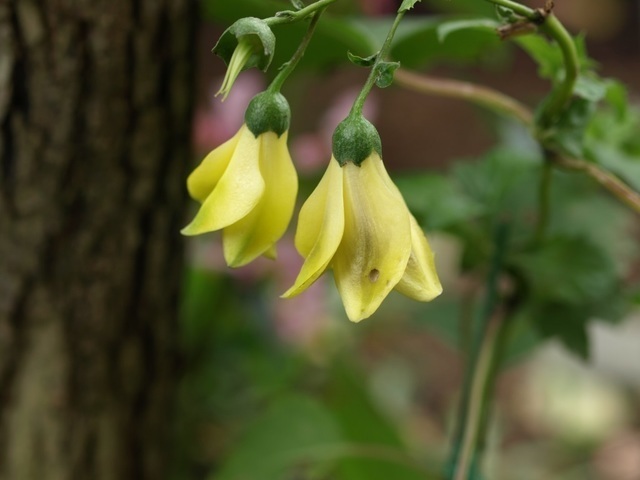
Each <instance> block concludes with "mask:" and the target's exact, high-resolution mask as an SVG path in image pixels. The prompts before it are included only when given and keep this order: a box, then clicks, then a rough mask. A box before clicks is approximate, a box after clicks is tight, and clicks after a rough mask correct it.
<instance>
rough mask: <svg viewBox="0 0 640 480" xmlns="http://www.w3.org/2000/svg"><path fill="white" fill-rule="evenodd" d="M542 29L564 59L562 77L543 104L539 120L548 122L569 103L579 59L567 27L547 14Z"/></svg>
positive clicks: (576, 75) (576, 77) (577, 71)
mask: <svg viewBox="0 0 640 480" xmlns="http://www.w3.org/2000/svg"><path fill="white" fill-rule="evenodd" d="M541 29H542V31H544V32H545V33H547V35H549V36H550V37H552V38H553V39H554V40H555V41H556V42H557V43H558V46H559V47H560V50H561V51H562V58H563V60H564V67H565V72H564V78H563V80H562V83H560V84H559V85H558V86H557V87H556V89H555V90H554V91H553V92H552V93H551V96H550V97H549V101H548V102H547V103H546V105H545V106H544V110H543V112H542V115H541V117H540V119H541V121H542V122H543V123H544V122H549V121H551V120H552V119H553V118H554V117H555V116H556V115H558V114H559V113H560V112H562V109H563V108H564V107H565V106H566V105H567V103H569V100H571V96H572V95H573V89H574V87H575V84H576V81H577V79H578V73H579V60H578V52H577V50H576V45H575V43H574V42H573V39H572V38H571V35H570V34H569V32H567V29H566V28H564V25H562V23H560V20H558V18H557V17H556V16H554V15H549V16H548V17H547V18H546V20H545V22H544V24H543V25H542V27H541Z"/></svg>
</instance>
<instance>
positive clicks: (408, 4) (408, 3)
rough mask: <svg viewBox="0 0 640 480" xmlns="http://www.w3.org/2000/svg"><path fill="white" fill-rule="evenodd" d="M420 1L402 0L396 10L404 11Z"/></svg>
mask: <svg viewBox="0 0 640 480" xmlns="http://www.w3.org/2000/svg"><path fill="white" fill-rule="evenodd" d="M420 1H421V0H403V1H402V5H400V8H399V9H398V12H406V11H407V10H411V9H412V8H413V7H414V5H415V4H416V3H418V2H420Z"/></svg>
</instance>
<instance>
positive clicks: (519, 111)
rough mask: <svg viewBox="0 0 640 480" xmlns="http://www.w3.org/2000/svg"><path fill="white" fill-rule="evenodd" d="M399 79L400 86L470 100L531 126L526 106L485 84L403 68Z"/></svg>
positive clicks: (530, 114)
mask: <svg viewBox="0 0 640 480" xmlns="http://www.w3.org/2000/svg"><path fill="white" fill-rule="evenodd" d="M396 81H397V82H398V84H399V85H402V86H404V87H406V88H410V89H412V90H415V91H417V92H420V93H426V94H433V95H438V96H441V97H449V98H460V99H463V100H468V101H470V102H472V103H475V104H477V105H481V106H483V107H486V108H488V109H490V110H493V111H495V112H498V113H502V114H505V115H509V116H512V117H514V118H515V119H517V120H519V121H520V122H521V123H523V124H524V125H526V126H528V127H530V126H531V125H532V124H533V114H532V113H531V111H530V110H529V109H528V108H527V107H526V106H525V105H523V104H521V103H520V102H518V101H517V100H516V99H514V98H512V97H510V96H508V95H505V94H504V93H501V92H499V91H497V90H494V89H492V88H489V87H485V86H483V85H477V84H474V83H469V82H461V81H459V80H452V79H446V78H436V77H431V76H427V75H418V74H415V73H412V72H409V71H408V70H403V69H398V71H397V72H396Z"/></svg>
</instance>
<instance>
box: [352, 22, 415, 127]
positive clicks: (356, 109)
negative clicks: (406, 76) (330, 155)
mask: <svg viewBox="0 0 640 480" xmlns="http://www.w3.org/2000/svg"><path fill="white" fill-rule="evenodd" d="M404 14H405V11H402V12H398V14H397V15H396V18H395V20H394V21H393V25H391V29H389V33H387V38H386V39H385V41H384V43H383V44H382V48H381V49H380V51H379V52H378V56H377V57H376V61H375V63H374V64H373V66H372V67H371V71H370V72H369V77H368V78H367V81H366V82H365V84H364V86H363V87H362V90H361V91H360V93H359V94H358V98H356V100H355V102H353V107H351V112H350V113H349V115H350V116H353V115H361V114H362V109H363V107H364V102H365V101H366V100H367V95H369V92H371V89H372V88H373V85H374V84H375V83H376V79H377V77H378V74H379V70H378V67H379V65H380V63H382V62H384V61H385V59H386V58H387V55H388V54H389V49H390V48H391V42H392V41H393V36H394V35H395V34H396V30H397V29H398V25H400V21H401V20H402V17H404Z"/></svg>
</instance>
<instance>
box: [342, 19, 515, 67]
mask: <svg viewBox="0 0 640 480" xmlns="http://www.w3.org/2000/svg"><path fill="white" fill-rule="evenodd" d="M461 20H462V21H469V20H470V19H469V17H468V16H466V17H461V16H459V15H455V16H441V17H437V16H429V17H409V18H405V19H404V20H403V21H402V23H401V24H400V26H399V27H398V30H397V32H396V35H395V38H394V41H393V45H392V47H391V56H392V57H393V58H395V59H398V60H399V61H401V62H402V65H403V66H404V67H407V68H418V67H422V66H424V65H425V64H428V63H435V62H442V63H448V64H460V63H464V64H469V63H472V64H477V63H479V62H482V61H485V62H487V63H489V62H491V63H492V64H495V63H496V61H497V60H500V59H502V58H504V56H505V49H504V46H503V44H502V43H501V42H500V39H499V38H498V36H497V35H496V34H495V32H494V31H492V30H490V29H487V28H484V29H483V28H468V29H462V30H459V31H458V32H456V33H455V34H453V35H452V36H450V37H447V38H445V39H444V41H442V42H441V41H440V40H439V38H438V32H437V30H438V26H439V25H441V24H443V23H449V22H457V21H461ZM350 21H351V24H352V26H354V27H355V28H357V29H359V30H360V32H361V34H362V35H366V36H367V37H368V38H370V42H371V45H375V46H376V47H375V48H373V47H372V48H371V49H370V50H368V51H372V52H373V51H374V50H375V49H377V48H378V47H379V46H380V45H382V43H383V42H384V39H385V37H386V34H387V32H388V31H389V28H390V26H391V21H390V20H388V19H376V18H373V19H372V18H364V19H363V18H356V19H352V20H350ZM482 21H486V18H483V19H482ZM354 50H355V49H354ZM358 51H359V50H358Z"/></svg>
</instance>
